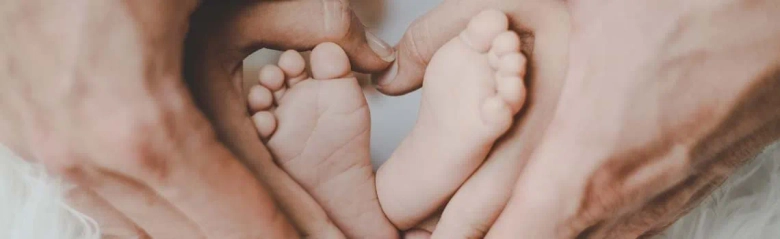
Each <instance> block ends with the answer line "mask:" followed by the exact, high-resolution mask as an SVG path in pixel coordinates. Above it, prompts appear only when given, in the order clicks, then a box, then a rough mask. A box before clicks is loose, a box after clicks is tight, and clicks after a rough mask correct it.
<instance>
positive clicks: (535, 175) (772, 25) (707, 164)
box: [488, 0, 780, 238]
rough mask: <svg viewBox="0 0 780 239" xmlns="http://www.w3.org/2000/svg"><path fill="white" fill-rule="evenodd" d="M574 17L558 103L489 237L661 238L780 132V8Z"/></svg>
mask: <svg viewBox="0 0 780 239" xmlns="http://www.w3.org/2000/svg"><path fill="white" fill-rule="evenodd" d="M570 9H571V13H572V19H573V25H572V27H573V29H574V31H573V34H572V39H571V48H570V57H569V70H568V75H567V80H566V83H565V85H564V88H563V92H562V95H561V100H560V103H559V107H558V109H557V111H556V114H555V116H554V117H553V121H552V123H551V125H550V127H549V128H548V131H547V133H546V135H545V138H544V140H543V142H542V144H541V146H540V147H539V148H538V149H537V150H536V151H535V152H534V155H533V157H532V158H531V160H530V162H529V164H528V166H527V167H526V169H525V170H524V171H523V174H522V175H521V177H520V179H519V181H518V184H517V185H516V188H515V192H514V194H513V197H512V199H511V200H510V203H509V205H508V206H507V208H506V209H505V211H504V212H503V213H502V215H501V217H500V218H499V219H498V221H497V222H496V224H495V225H494V227H493V228H492V229H491V231H490V232H489V233H488V238H520V237H522V238H575V237H576V238H636V237H647V236H651V235H654V234H656V233H658V232H660V231H661V230H663V229H664V228H665V227H667V226H668V225H669V224H671V223H672V222H674V220H676V219H677V218H679V217H681V216H682V215H683V214H684V213H685V212H687V210H689V209H690V208H691V207H693V206H695V205H696V204H697V203H698V202H699V201H700V200H701V199H702V198H703V197H705V196H706V195H708V194H709V193H710V192H711V191H712V190H713V189H714V188H715V187H717V186H718V185H719V184H720V183H721V182H722V181H723V180H725V178H726V177H728V176H729V175H730V174H731V173H732V172H733V171H735V170H736V169H737V168H738V167H739V166H741V165H743V164H744V163H745V161H746V160H747V159H750V158H752V157H753V156H755V155H756V154H757V153H758V152H759V151H760V150H761V149H762V148H763V147H764V146H766V145H767V144H769V143H771V142H773V141H774V140H776V139H778V138H779V137H780V108H778V107H780V26H778V25H777V24H776V23H777V22H778V21H780V18H779V17H778V16H780V5H777V4H776V3H775V2H772V1H739V0H717V1H643V2H631V3H629V2H619V1H573V2H570Z"/></svg>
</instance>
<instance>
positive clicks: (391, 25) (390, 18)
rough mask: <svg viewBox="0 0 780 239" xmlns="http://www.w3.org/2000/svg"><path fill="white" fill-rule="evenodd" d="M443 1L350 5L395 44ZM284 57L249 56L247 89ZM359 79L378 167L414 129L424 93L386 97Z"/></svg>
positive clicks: (353, 0)
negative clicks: (264, 68) (266, 67)
mask: <svg viewBox="0 0 780 239" xmlns="http://www.w3.org/2000/svg"><path fill="white" fill-rule="evenodd" d="M441 1H442V0H350V4H351V6H352V8H353V9H354V10H355V12H356V13H357V15H358V17H359V18H360V20H361V21H363V24H365V25H366V28H367V29H368V31H371V32H372V33H374V34H376V35H377V36H379V37H380V38H382V39H384V40H385V41H386V42H388V43H390V44H391V45H395V43H397V42H398V41H399V40H400V39H401V37H403V34H404V32H405V31H406V28H407V27H408V26H409V25H410V24H411V23H412V22H413V21H414V20H415V19H417V17H419V16H422V15H423V14H424V13H425V12H427V11H429V10H430V9H433V8H434V7H435V6H436V5H438V4H439V3H440V2H441ZM391 13H392V14H391ZM280 54H281V52H277V51H273V50H260V51H258V52H256V53H254V54H252V55H251V56H249V57H248V58H247V59H246V60H245V61H244V80H245V82H244V83H245V86H247V85H251V84H255V83H256V82H257V72H258V70H259V69H260V67H262V66H263V65H266V64H273V63H275V62H276V59H277V58H278V57H279V55H280ZM359 79H360V80H361V83H362V84H363V85H364V89H365V90H364V92H365V94H366V97H367V98H368V104H369V107H370V108H371V156H372V159H371V160H372V163H373V164H374V168H377V167H378V166H379V165H380V164H381V163H382V162H384V161H385V160H387V158H389V157H390V154H392V152H393V150H394V149H395V148H396V147H397V146H398V144H399V143H400V142H401V140H402V139H403V138H404V136H406V134H407V133H408V132H409V131H410V130H411V129H412V126H413V125H414V122H415V119H417V110H418V108H419V101H420V92H419V91H416V92H413V93H411V94H408V95H405V96H400V97H391V96H385V95H382V94H381V93H379V92H377V91H376V90H374V89H373V87H372V86H371V85H370V83H369V79H368V76H366V75H359ZM247 88H248V87H245V89H247Z"/></svg>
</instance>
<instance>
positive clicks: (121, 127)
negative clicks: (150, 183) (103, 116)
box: [97, 116, 170, 180]
mask: <svg viewBox="0 0 780 239" xmlns="http://www.w3.org/2000/svg"><path fill="white" fill-rule="evenodd" d="M130 119H133V120H130ZM117 121H119V122H121V123H118V124H114V126H113V128H114V129H113V132H114V133H113V134H108V137H110V139H109V140H106V142H108V144H106V145H105V147H106V149H107V150H106V151H104V152H106V153H109V154H110V155H104V157H105V158H101V159H97V160H101V162H102V166H103V167H106V168H108V169H111V170H115V171H117V172H121V173H123V174H127V175H128V176H131V177H139V178H144V179H158V180H160V179H164V178H165V176H166V174H167V173H166V169H167V167H166V161H165V157H164V156H163V155H162V154H163V152H164V151H163V150H164V147H165V145H166V143H170V142H165V141H164V140H166V139H167V138H168V137H166V136H165V134H166V129H165V128H164V125H165V124H164V123H163V122H162V121H161V118H160V117H157V116H155V117H148V118H145V119H140V120H139V119H138V118H137V117H127V118H125V119H121V120H117ZM114 122H116V121H114Z"/></svg>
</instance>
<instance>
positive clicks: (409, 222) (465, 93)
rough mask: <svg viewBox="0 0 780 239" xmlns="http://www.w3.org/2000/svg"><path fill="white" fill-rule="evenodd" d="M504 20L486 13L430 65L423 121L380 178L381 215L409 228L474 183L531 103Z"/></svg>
mask: <svg viewBox="0 0 780 239" xmlns="http://www.w3.org/2000/svg"><path fill="white" fill-rule="evenodd" d="M507 29H508V20H507V17H506V15H504V14H503V13H501V12H498V11H485V12H482V13H480V14H479V15H477V16H475V17H474V18H473V19H472V20H471V22H470V23H469V25H468V27H467V29H466V30H464V31H463V32H462V33H461V34H460V36H458V37H456V38H454V39H452V40H451V41H450V42H448V43H447V44H445V45H444V46H442V48H440V49H439V51H438V52H436V54H435V55H434V56H433V58H432V59H431V62H430V64H429V65H428V68H427V70H426V73H425V79H424V82H423V92H422V102H421V106H420V114H419V118H418V119H417V123H416V125H415V126H414V129H413V130H412V132H411V133H410V134H409V136H407V137H406V139H404V141H403V142H402V143H401V145H400V146H399V147H398V149H397V150H396V151H395V152H394V153H393V155H392V156H391V157H390V159H389V160H388V161H387V162H386V163H385V164H384V165H382V167H381V168H380V169H379V172H378V173H377V190H378V191H377V192H378V195H379V201H380V202H381V204H382V209H383V210H384V211H385V213H386V215H387V216H388V218H389V219H390V221H391V222H393V224H395V225H396V226H397V227H398V228H400V229H408V228H410V227H412V226H414V225H415V224H417V223H419V222H420V221H421V220H423V219H425V217H427V216H428V215H430V214H431V213H434V212H435V211H436V209H438V208H440V206H442V205H444V204H445V202H446V200H448V198H449V197H450V196H452V194H453V193H455V191H456V190H457V189H458V187H460V185H461V184H462V183H463V182H465V181H466V179H468V177H469V176H470V175H471V174H472V173H473V172H474V171H475V170H476V169H477V168H478V167H479V165H480V164H481V163H482V161H483V160H484V159H485V157H486V156H487V153H488V152H489V151H490V148H491V147H492V145H493V143H494V141H495V140H496V139H498V137H500V136H501V135H502V134H504V132H506V131H507V130H508V129H509V127H510V126H511V124H512V121H513V117H514V115H515V114H516V113H517V112H518V111H519V110H520V108H521V107H522V105H523V101H524V99H525V88H524V86H523V81H522V77H523V76H524V74H525V63H526V59H525V57H524V56H523V55H522V54H520V52H519V51H520V40H519V38H518V36H517V35H516V34H515V33H514V32H511V31H508V30H507Z"/></svg>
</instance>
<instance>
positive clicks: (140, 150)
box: [0, 0, 297, 238]
mask: <svg viewBox="0 0 780 239" xmlns="http://www.w3.org/2000/svg"><path fill="white" fill-rule="evenodd" d="M2 5H3V7H2V8H0V9H2V10H0V11H2V14H0V16H2V18H3V20H2V21H0V34H1V35H2V37H1V38H0V41H2V42H1V46H0V65H2V67H0V78H1V79H2V81H0V102H2V103H0V137H2V138H0V142H2V143H3V144H6V145H8V146H10V147H11V148H12V149H13V150H14V151H15V152H17V153H19V154H21V155H22V156H25V157H26V158H29V159H31V160H35V161H38V162H40V163H43V164H44V165H46V166H47V168H48V169H49V170H50V171H52V172H54V173H56V174H58V175H61V176H63V177H65V178H67V179H68V180H69V181H71V182H74V183H76V184H78V185H79V186H80V187H79V188H78V190H76V191H73V192H71V193H72V194H73V195H72V196H73V199H74V200H76V202H74V203H73V204H74V205H76V206H77V207H80V206H88V207H87V208H79V209H84V211H86V212H88V213H89V214H92V213H93V212H95V214H93V215H96V217H97V218H98V219H99V220H101V219H105V220H101V226H103V228H106V229H107V230H106V231H105V232H106V234H107V235H106V236H125V237H126V236H133V237H141V238H148V237H154V238H265V237H268V238H295V237H297V233H296V231H295V230H294V228H293V227H292V226H291V224H289V223H288V222H287V220H286V219H285V217H284V216H283V214H281V212H279V211H278V210H276V209H275V205H274V201H273V199H272V198H271V197H270V196H269V195H268V194H267V193H266V192H265V189H264V188H263V187H262V186H261V185H260V184H259V183H258V182H257V181H256V180H255V179H254V177H253V176H252V175H251V174H250V172H249V171H248V170H246V169H245V168H244V167H243V165H241V164H240V163H239V161H238V160H236V158H235V157H234V156H233V154H232V153H231V152H230V151H228V149H227V148H225V147H224V146H223V144H222V143H220V142H219V141H218V140H217V138H216V134H215V132H214V131H213V130H212V127H211V125H210V124H209V122H208V121H207V120H206V118H205V117H203V114H202V113H201V112H200V111H199V110H198V109H197V108H196V107H195V104H194V102H193V101H192V99H191V97H190V93H189V92H188V89H187V87H186V86H185V84H184V81H183V80H182V78H181V56H182V49H183V42H184V37H185V34H186V32H187V31H188V21H189V15H190V13H191V12H192V11H193V10H194V9H195V7H196V5H197V1H186V0H181V1H87V0H81V1H67V2H61V1H44V0H19V1H16V0H11V1H5V2H3V4H2Z"/></svg>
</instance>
